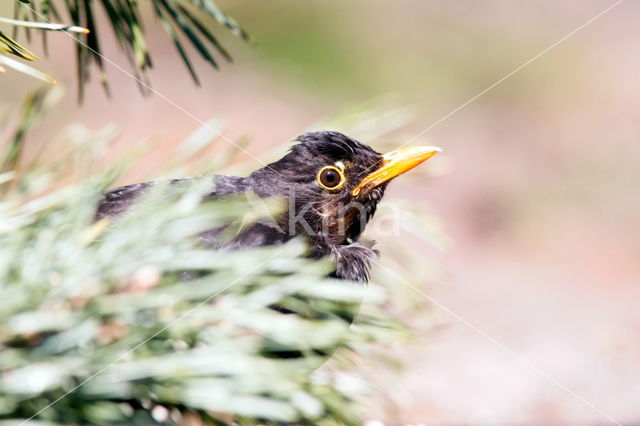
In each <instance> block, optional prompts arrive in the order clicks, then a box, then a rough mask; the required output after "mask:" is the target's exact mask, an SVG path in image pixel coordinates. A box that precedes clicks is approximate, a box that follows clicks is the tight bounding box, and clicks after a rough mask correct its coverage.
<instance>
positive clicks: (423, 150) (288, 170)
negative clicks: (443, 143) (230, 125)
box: [252, 131, 440, 244]
mask: <svg viewBox="0 0 640 426" xmlns="http://www.w3.org/2000/svg"><path fill="white" fill-rule="evenodd" d="M296 141H297V143H296V144H295V145H293V146H292V148H291V150H290V152H289V153H288V154H287V155H285V156H284V157H283V158H281V159H280V160H278V161H276V162H274V163H271V164H269V165H268V166H266V167H264V168H262V169H260V170H257V171H256V172H254V173H253V174H252V178H253V179H254V180H255V181H256V183H258V184H259V186H260V190H261V191H260V192H262V193H264V194H273V195H280V196H285V197H287V198H288V199H289V200H290V203H289V204H290V210H289V214H288V220H287V225H288V226H289V229H290V230H291V233H293V234H295V235H299V234H301V233H305V234H307V235H310V236H312V237H320V238H324V239H325V240H326V241H327V242H329V243H331V244H345V243H348V242H350V241H354V240H356V239H357V238H358V236H359V235H360V233H362V232H363V231H364V226H365V225H366V223H367V222H368V221H369V219H371V217H372V216H373V214H374V213H375V211H376V207H377V205H378V203H379V202H380V200H381V199H382V196H383V194H384V190H385V188H386V186H387V184H388V183H389V181H390V180H391V179H393V178H395V177H396V176H398V175H400V174H402V173H404V172H407V171H409V170H411V169H412V168H414V167H416V166H417V165H419V164H420V163H422V162H423V161H425V160H427V159H429V158H431V157H432V156H433V155H435V154H436V153H437V152H439V151H440V149H439V148H435V147H410V148H403V149H399V150H396V151H392V152H389V153H386V154H381V153H379V152H377V151H375V150H373V149H372V148H370V147H369V146H367V145H365V144H363V143H361V142H358V141H357V140H355V139H352V138H350V137H348V136H345V135H343V134H342V133H338V132H329V131H324V132H311V133H306V134H304V135H302V136H300V137H298V138H297V139H296Z"/></svg>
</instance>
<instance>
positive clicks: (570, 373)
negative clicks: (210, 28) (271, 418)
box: [0, 0, 640, 424]
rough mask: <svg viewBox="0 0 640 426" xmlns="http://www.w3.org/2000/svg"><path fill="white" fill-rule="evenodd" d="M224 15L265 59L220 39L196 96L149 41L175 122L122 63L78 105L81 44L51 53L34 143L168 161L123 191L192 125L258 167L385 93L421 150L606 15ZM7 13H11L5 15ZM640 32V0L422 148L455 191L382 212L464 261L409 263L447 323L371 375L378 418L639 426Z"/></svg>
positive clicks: (171, 59) (392, 193)
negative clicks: (419, 213) (425, 274)
mask: <svg viewBox="0 0 640 426" xmlns="http://www.w3.org/2000/svg"><path fill="white" fill-rule="evenodd" d="M7 3H9V2H7ZM219 3H220V5H221V6H222V7H223V8H225V9H226V10H227V11H228V12H229V13H230V14H231V15H232V16H234V18H236V19H237V20H238V21H239V22H240V23H241V24H242V25H243V26H244V27H245V28H246V29H247V30H248V31H249V32H250V33H251V34H252V36H253V37H254V38H255V39H256V40H257V41H258V45H257V46H255V47H250V46H248V45H246V44H244V43H242V42H241V41H239V40H237V39H234V38H233V37H232V36H230V35H228V34H225V31H223V30H221V29H219V28H215V31H216V33H217V34H219V35H220V36H221V37H222V39H223V40H224V41H225V44H226V46H227V47H228V48H229V49H230V51H231V53H232V54H233V56H234V58H235V63H234V64H224V65H223V66H222V70H221V72H215V71H213V70H211V69H209V68H207V67H206V65H205V64H204V63H203V62H202V61H201V60H199V58H197V57H196V54H195V52H192V53H193V54H192V58H193V59H194V60H195V62H196V63H197V66H198V71H199V75H200V77H201V79H202V81H203V85H202V87H201V88H197V87H195V86H194V84H193V83H192V82H191V81H190V79H189V77H188V75H187V73H186V71H185V69H184V67H183V64H182V63H181V62H180V60H179V59H178V56H177V54H176V53H175V51H174V50H173V46H172V44H171V43H170V41H169V40H168V39H167V37H166V35H165V34H164V33H163V32H162V31H160V30H159V28H158V27H159V26H157V25H149V30H150V31H149V37H150V40H151V43H150V44H151V52H152V55H153V58H154V62H155V64H156V68H155V70H154V71H153V72H152V73H151V81H152V83H153V87H154V89H156V90H157V91H158V92H159V93H161V94H162V96H164V97H166V98H168V99H170V100H171V102H173V103H175V105H173V104H171V103H170V102H167V100H165V99H163V97H162V96H158V95H156V96H152V97H150V98H148V99H144V98H143V97H142V96H141V95H140V94H139V92H138V90H137V88H136V85H135V82H134V81H133V80H132V79H131V77H130V76H129V75H127V74H125V73H123V72H121V71H119V70H118V69H117V68H116V67H115V66H112V65H111V66H108V75H109V79H110V83H111V86H112V90H113V94H114V97H113V99H112V100H108V99H106V97H105V96H104V95H103V93H102V92H101V88H100V87H99V85H98V84H92V85H90V87H89V89H88V93H87V97H86V100H85V103H84V105H83V106H78V105H77V104H76V102H75V96H74V95H75V68H74V66H75V64H74V63H73V53H74V50H73V41H72V40H71V39H69V38H68V37H67V36H65V35H64V34H51V36H50V42H51V44H52V46H54V47H55V51H56V52H57V53H56V55H55V56H54V57H51V58H50V59H48V60H43V61H42V62H41V63H39V64H38V66H39V68H40V69H43V70H47V71H48V72H49V73H50V74H52V75H54V76H56V77H57V78H58V79H59V80H60V81H61V82H62V83H63V84H64V85H66V86H68V87H69V94H68V96H67V98H66V99H65V101H64V103H63V106H62V107H59V108H58V109H56V111H54V112H53V113H51V114H49V115H48V116H47V118H46V119H45V120H44V121H43V125H42V126H40V128H39V130H37V131H36V132H35V133H34V134H33V136H32V143H46V142H47V140H48V139H49V138H52V137H53V136H54V135H57V134H60V133H61V132H63V131H64V128H65V127H66V126H67V124H68V123H71V122H80V123H83V124H84V125H86V126H87V127H88V128H89V129H92V130H99V129H101V128H103V127H104V126H106V125H109V124H116V125H118V126H119V128H120V132H121V135H120V137H119V138H118V139H117V142H116V143H115V144H114V145H113V149H112V150H111V151H110V158H114V157H115V156H116V155H117V154H118V153H119V152H122V151H123V150H124V149H126V148H127V147H130V146H131V145H133V144H136V143H138V142H139V141H141V140H143V139H147V138H149V139H150V140H151V142H152V143H153V146H154V147H155V148H154V149H153V152H152V153H151V154H150V155H149V156H147V157H146V158H145V160H146V161H145V162H144V163H143V164H140V165H139V166H138V167H137V171H136V172H135V173H134V174H132V175H130V176H128V177H127V181H130V182H133V181H136V179H141V178H143V177H144V175H146V174H148V173H149V171H151V170H153V169H154V166H155V165H156V164H157V162H159V161H161V160H162V159H163V158H166V157H167V156H168V155H169V154H168V149H169V148H171V147H173V146H175V144H176V143H177V142H179V141H181V140H183V139H184V137H185V136H187V135H188V134H189V133H191V132H192V131H193V130H195V129H196V128H197V127H199V126H200V123H199V122H198V120H200V121H202V122H205V121H207V120H209V119H211V118H214V117H215V118H219V119H221V120H222V121H223V122H224V123H225V127H224V130H223V133H224V135H225V136H226V137H228V138H229V139H231V140H234V141H239V140H243V138H247V139H248V140H250V141H251V144H250V145H249V147H248V150H249V151H250V152H251V153H252V154H253V155H255V156H257V157H259V158H263V157H261V156H264V155H265V153H266V152H268V151H269V149H270V148H272V147H274V146H277V145H280V144H282V143H283V142H285V141H288V140H291V139H293V138H294V137H295V136H297V135H298V134H300V133H301V132H303V131H305V130H306V129H307V128H308V127H309V126H311V125H313V123H314V122H316V121H318V120H319V119H322V118H324V117H327V116H331V115H333V114H335V113H337V112H338V111H339V110H340V109H341V108H343V107H344V106H345V105H347V104H352V103H354V102H359V101H365V100H368V99H371V98H374V97H377V96H380V95H385V94H388V93H392V94H395V95H396V97H397V99H399V100H400V101H401V103H402V104H406V105H412V106H414V108H415V110H416V112H417V115H418V120H417V122H416V123H415V125H413V126H412V128H411V132H407V135H411V134H417V133H418V132H420V131H421V130H423V129H425V128H428V127H430V126H431V125H432V124H434V123H436V122H438V120H440V119H441V118H443V117H444V116H446V115H447V114H449V113H450V112H452V111H454V110H455V109H456V108H458V107H459V106H461V105H463V104H464V103H465V102H467V101H468V100H470V99H471V98H473V97H474V96H476V95H477V94H479V93H480V92H482V91H483V90H485V89H486V88H488V87H489V86H491V85H492V84H493V83H495V82H496V81H498V80H500V79H501V78H503V77H504V76H506V75H507V74H509V73H510V72H512V71H513V70H515V69H516V68H518V67H519V66H520V65H522V64H524V63H525V62H527V61H528V60H530V59H531V58H533V57H534V56H535V55H537V54H539V53H540V52H542V51H543V50H545V49H547V48H548V47H550V46H551V45H552V44H554V43H556V42H557V41H558V40H560V39H561V38H562V37H564V36H566V35H567V34H569V33H570V32H571V31H573V30H575V29H576V28H578V27H579V26H581V25H583V24H584V23H586V22H587V21H588V20H590V19H591V18H593V17H595V16H596V15H597V14H598V13H600V12H601V11H603V10H604V9H606V8H607V7H609V6H610V5H612V4H614V2H613V1H595V0H580V1H578V0H573V1H564V2H557V1H550V0H538V1H535V2H511V1H504V0H503V1H500V0H492V1H486V2H482V4H480V3H478V2H474V1H471V0H464V1H456V2H436V1H420V0H396V1H394V2H385V1H382V0H368V1H365V0H354V1H351V2H341V1H338V0H331V1H327V0H325V1H319V0H309V1H307V2H298V1H294V0H274V1H269V2H248V1H231V0H225V1H222V0H221V1H219ZM10 9H11V5H9V4H5V5H2V6H0V14H1V15H3V16H8V15H9V13H8V11H9V10H10ZM639 13H640V4H638V3H637V2H633V1H624V2H622V3H620V4H619V5H618V6H616V7H614V8H613V9H611V10H610V11H609V12H607V13H605V14H604V15H603V16H601V17H600V18H598V19H596V20H595V21H594V22H592V23H591V24H589V25H587V26H586V27H584V28H583V29H581V30H580V31H578V32H577V33H576V34H574V35H573V36H571V37H569V38H568V39H567V40H565V41H563V42H562V43H560V44H559V45H557V46H556V47H555V48H553V49H552V50H550V51H548V52H547V53H545V54H544V55H542V56H541V57H540V58H538V59H537V60H535V61H534V62H532V63H531V64H529V65H527V66H526V67H524V68H523V69H521V70H520V71H518V72H517V73H515V74H513V75H512V76H510V77H509V78H507V79H506V80H505V81H503V82H502V83H500V84H499V85H497V86H496V87H494V88H492V89H491V90H489V91H487V92H486V93H485V94H483V95H482V96H480V97H478V98H477V99H476V100H474V101H473V102H471V103H470V104H469V105H467V106H466V107H465V108H463V109H461V110H460V111H458V112H456V113H455V114H452V115H451V116H450V117H448V118H447V119H446V120H444V121H442V122H441V123H440V124H438V125H437V126H435V127H433V128H432V129H431V130H429V131H428V132H427V133H426V134H425V135H424V137H423V138H421V140H420V141H421V142H426V143H429V144H433V145H438V146H440V147H442V148H443V149H444V150H445V154H444V155H443V160H442V161H445V162H446V165H447V167H446V169H449V172H448V173H446V174H443V175H441V176H438V177H432V178H429V179H428V181H426V182H423V181H417V180H411V179H408V180H401V179H400V180H398V182H396V183H394V184H393V185H391V187H390V190H389V191H388V192H387V194H388V195H387V196H386V198H385V201H386V202H393V201H392V200H393V199H394V198H400V197H402V198H409V197H419V198H420V199H424V200H428V201H429V203H430V205H431V206H432V209H433V211H434V212H435V214H436V215H438V216H439V217H440V219H441V221H442V223H443V226H444V229H445V231H446V232H447V234H448V235H449V236H450V237H451V239H452V240H453V241H454V245H453V246H452V247H451V248H450V249H449V250H447V251H445V252H444V253H439V252H437V251H434V250H427V249H424V248H421V247H418V248H416V249H417V250H424V253H425V256H427V257H429V258H433V259H436V260H437V261H438V262H440V263H441V264H442V265H443V270H444V275H443V278H442V279H439V280H437V281H434V280H425V282H421V279H420V277H416V278H415V279H414V281H413V284H415V285H416V286H420V288H421V291H423V292H424V293H425V294H428V295H429V297H431V298H433V299H435V300H437V301H438V302H439V303H440V304H442V305H443V306H444V307H446V310H443V309H441V308H438V307H437V306H434V303H433V301H429V300H427V299H426V298H425V299H424V305H425V309H435V310H436V311H438V312H437V313H438V315H440V317H441V322H440V325H439V326H438V327H436V328H435V329H431V330H427V331H426V332H424V333H422V334H420V335H419V344H418V345H417V346H415V347H412V348H409V349H405V350H403V353H404V356H405V360H406V363H407V368H406V369H405V370H404V371H403V372H401V373H397V372H380V373H379V375H378V376H377V377H372V383H371V384H372V386H373V387H374V388H376V389H375V390H376V392H375V393H378V397H379V395H380V394H383V395H384V403H383V404H379V405H378V404H376V406H375V407H373V408H372V409H371V418H372V419H379V420H381V421H385V422H390V423H425V424H505V423H508V424H515V423H530V424H543V423H545V424H569V423H570V424H587V423H589V424H608V423H612V422H614V421H616V422H620V423H634V422H640V368H638V364H639V362H640V310H639V309H638V301H639V300H640V196H639V195H638V194H639V192H638V189H637V185H638V182H640V144H639V141H640V79H639V78H638V76H639V75H640V54H639V47H638V46H640V31H638V16H639ZM150 21H151V20H150ZM149 23H150V24H151V22H149ZM103 34H104V35H109V37H107V40H108V42H106V48H105V54H106V56H107V57H108V58H109V59H110V60H111V61H113V62H114V63H116V64H119V65H120V66H122V67H123V68H124V69H125V70H128V66H127V65H126V60H125V59H124V57H123V56H122V55H121V54H120V53H119V52H118V50H117V48H116V47H115V44H114V43H113V40H112V39H111V38H110V30H109V29H108V28H106V26H104V28H103ZM36 47H37V45H34V49H35V48H36ZM52 50H53V49H52ZM0 84H1V85H2V91H1V92H2V96H1V97H0V110H2V109H6V108H9V107H11V106H12V105H15V104H16V103H18V102H20V100H21V97H22V95H23V94H24V92H25V87H36V86H37V83H36V82H34V81H32V80H31V79H29V78H27V77H23V76H19V75H16V74H9V75H3V76H0ZM178 107H179V108H178ZM183 110H184V111H188V113H189V114H192V115H193V116H189V115H188V114H186V113H185V112H184V111H183ZM194 117H195V119H194ZM43 129H46V132H45V130H43ZM364 142H367V141H364ZM218 143H219V144H224V143H225V142H224V141H219V142H218ZM242 158H244V159H245V160H247V161H252V160H251V159H250V158H249V157H248V156H246V155H244V156H242ZM435 164H437V163H435V162H434V167H436V166H435ZM442 164H445V163H442ZM425 167H428V166H425ZM369 236H370V237H372V238H375V235H369ZM381 250H382V254H383V257H382V263H383V264H384V262H385V261H384V247H382V248H381ZM398 285H402V284H401V283H399V284H398ZM415 297H416V298H421V297H422V296H420V295H418V294H417V293H416V295H415ZM447 310H449V311H450V312H453V313H454V314H451V313H450V312H447Z"/></svg>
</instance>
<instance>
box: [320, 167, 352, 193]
mask: <svg viewBox="0 0 640 426" xmlns="http://www.w3.org/2000/svg"><path fill="white" fill-rule="evenodd" d="M317 181H318V185H320V186H321V187H322V188H324V189H332V190H335V189H340V188H342V187H343V186H344V184H345V182H346V179H345V178H344V175H343V174H342V171H341V170H340V169H338V168H337V167H333V166H326V167H323V168H322V170H320V172H318V178H317Z"/></svg>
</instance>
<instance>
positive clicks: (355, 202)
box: [96, 131, 441, 282]
mask: <svg viewBox="0 0 640 426" xmlns="http://www.w3.org/2000/svg"><path fill="white" fill-rule="evenodd" d="M295 142H297V143H296V144H295V145H293V146H292V147H291V149H290V151H289V152H288V153H287V154H286V155H285V156H284V157H282V158H281V159H280V160H278V161H275V162H273V163H271V164H268V165H266V166H265V167H263V168H261V169H258V170H256V171H254V172H253V173H251V174H250V175H249V176H247V177H236V176H222V175H218V176H212V177H211V178H212V189H211V192H210V193H208V194H207V196H206V197H205V198H215V197H222V196H225V195H229V194H235V193H242V192H252V193H254V194H256V195H257V196H259V197H261V198H266V197H273V196H277V197H283V198H284V199H286V200H287V201H288V206H289V209H288V212H286V213H284V214H282V215H281V216H279V217H278V218H275V219H274V220H273V221H267V222H265V221H260V222H258V223H256V224H254V225H252V226H250V227H249V228H248V229H245V230H243V231H242V232H241V233H240V234H239V235H237V236H236V237H235V238H234V239H233V240H232V241H230V242H229V241H227V242H225V243H221V241H220V234H221V230H220V229H214V230H211V231H209V232H206V233H204V234H203V235H202V236H201V239H202V241H203V242H204V243H205V244H206V245H208V246H213V247H218V248H224V249H229V248H230V249H241V248H248V247H255V246H263V245H273V244H282V243H284V242H286V241H288V240H290V239H291V238H294V237H296V236H303V237H304V238H306V239H307V241H308V242H309V244H310V246H311V254H310V255H311V257H312V258H321V257H326V256H329V257H330V258H331V259H333V261H334V262H335V265H336V269H335V273H334V275H335V276H336V277H338V278H342V279H347V280H352V281H358V282H367V281H368V279H369V269H370V264H371V261H372V260H374V259H375V258H376V257H377V253H376V251H374V250H373V248H372V245H373V244H372V243H371V242H369V241H366V240H364V239H360V235H361V234H362V232H363V231H364V228H365V226H366V224H367V222H368V221H369V220H370V219H371V218H372V217H373V215H374V213H375V211H376V207H377V205H378V203H379V202H380V200H381V199H382V196H383V194H384V191H385V188H386V187H387V185H388V183H389V181H390V180H391V179H393V178H394V177H396V176H398V175H400V174H402V173H404V172H406V171H408V170H410V169H412V168H414V167H415V166H417V165H419V164H420V163H422V162H423V161H425V160H427V159H429V158H430V157H432V156H433V155H435V154H436V153H437V152H440V151H441V150H440V149H439V148H436V147H428V146H426V147H410V148H404V149H399V150H396V151H392V152H389V153H386V154H380V153H379V152H376V151H375V150H373V149H372V148H370V147H369V146H367V145H365V144H363V143H361V142H358V141H357V140H355V139H353V138H350V137H348V136H345V135H343V134H342V133H338V132H333V131H322V132H310V133H305V134H304V135H302V136H300V137H298V138H297V139H296V140H295ZM178 181H181V180H180V179H177V180H175V181H174V182H178ZM151 185H153V183H152V182H149V183H140V184H135V185H129V186H125V187H122V188H117V189H114V190H112V191H110V192H108V193H106V194H105V195H104V196H103V197H102V199H101V200H100V202H99V205H98V208H97V212H96V220H100V219H102V218H105V217H112V218H113V217H117V216H119V215H121V214H122V213H124V212H125V211H126V210H127V209H128V208H129V207H131V206H132V205H133V204H135V202H136V200H138V199H139V197H140V196H141V195H142V194H144V193H145V192H146V190H148V189H149V188H150V186H151Z"/></svg>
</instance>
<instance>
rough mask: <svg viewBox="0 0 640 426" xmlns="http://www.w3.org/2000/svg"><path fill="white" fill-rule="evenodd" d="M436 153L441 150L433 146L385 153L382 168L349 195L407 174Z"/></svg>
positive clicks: (371, 174) (366, 178)
mask: <svg viewBox="0 0 640 426" xmlns="http://www.w3.org/2000/svg"><path fill="white" fill-rule="evenodd" d="M438 152H442V150H441V149H440V148H438V147H435V146H414V147H409V148H402V149H397V150H395V151H391V152H387V153H386V154H384V155H383V156H382V158H383V160H382V166H380V168H379V169H377V170H375V171H373V172H371V173H370V174H368V175H367V176H365V177H364V178H363V179H362V182H360V183H359V184H358V186H356V187H355V188H353V191H351V195H353V196H354V197H355V196H356V195H358V194H359V193H360V191H361V190H362V189H363V188H375V187H376V186H378V185H380V184H382V183H384V182H386V181H388V180H390V179H393V178H394V177H396V176H399V175H401V174H403V173H405V172H408V171H409V170H411V169H413V168H414V167H416V166H417V165H419V164H421V163H423V162H425V161H427V160H428V159H429V158H431V157H433V156H434V155H436V154H437V153H438Z"/></svg>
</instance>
